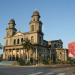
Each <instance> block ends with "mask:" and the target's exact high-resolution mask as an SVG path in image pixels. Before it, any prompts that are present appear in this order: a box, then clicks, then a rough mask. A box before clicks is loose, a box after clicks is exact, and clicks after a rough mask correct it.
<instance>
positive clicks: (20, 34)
mask: <svg viewBox="0 0 75 75" xmlns="http://www.w3.org/2000/svg"><path fill="white" fill-rule="evenodd" d="M23 35H24V34H23V33H21V32H17V33H16V34H15V35H14V36H23Z"/></svg>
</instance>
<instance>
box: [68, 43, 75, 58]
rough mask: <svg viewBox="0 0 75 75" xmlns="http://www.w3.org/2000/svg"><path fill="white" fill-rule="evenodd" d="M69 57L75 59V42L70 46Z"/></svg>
mask: <svg viewBox="0 0 75 75" xmlns="http://www.w3.org/2000/svg"><path fill="white" fill-rule="evenodd" d="M68 51H69V57H75V42H71V43H69V44H68Z"/></svg>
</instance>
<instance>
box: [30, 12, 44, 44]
mask: <svg viewBox="0 0 75 75" xmlns="http://www.w3.org/2000/svg"><path fill="white" fill-rule="evenodd" d="M30 33H32V34H33V35H34V36H33V37H35V38H36V40H37V44H40V45H42V44H43V32H42V22H41V20H40V14H39V12H38V11H34V12H33V14H32V16H31V21H30ZM35 34H36V35H35Z"/></svg>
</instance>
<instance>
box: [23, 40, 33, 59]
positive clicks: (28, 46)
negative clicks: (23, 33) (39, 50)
mask: <svg viewBox="0 0 75 75" xmlns="http://www.w3.org/2000/svg"><path fill="white" fill-rule="evenodd" d="M22 45H23V48H24V49H25V50H27V53H28V56H27V60H28V59H29V50H30V49H32V48H33V45H32V44H31V42H30V40H28V39H25V40H23V42H22Z"/></svg>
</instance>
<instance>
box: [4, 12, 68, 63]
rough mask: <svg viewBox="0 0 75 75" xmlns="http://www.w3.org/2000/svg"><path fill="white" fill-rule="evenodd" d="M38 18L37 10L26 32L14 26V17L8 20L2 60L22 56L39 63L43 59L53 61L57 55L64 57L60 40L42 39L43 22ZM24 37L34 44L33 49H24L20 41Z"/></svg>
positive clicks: (64, 51)
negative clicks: (19, 30)
mask: <svg viewBox="0 0 75 75" xmlns="http://www.w3.org/2000/svg"><path fill="white" fill-rule="evenodd" d="M40 18H41V16H40V13H39V12H38V11H34V12H33V14H32V16H31V20H30V22H29V28H30V29H29V31H28V32H18V31H17V28H15V26H16V23H15V20H14V19H11V20H10V21H9V22H8V27H7V28H6V36H5V38H4V39H5V46H4V50H3V59H4V60H10V61H15V60H17V59H19V58H24V59H25V60H26V61H30V60H31V59H34V60H37V61H38V62H39V63H42V62H43V61H44V60H46V61H48V60H51V61H52V62H55V61H56V60H57V58H59V55H60V56H61V55H62V56H63V57H64V54H66V51H67V50H64V49H63V42H62V40H60V39H59V40H53V41H47V40H44V33H43V31H42V24H43V23H42V21H41V20H40ZM25 39H28V40H30V42H31V43H32V44H34V49H29V50H28V51H27V50H25V48H24V47H23V45H22V42H23V40H25ZM59 51H60V52H59ZM63 53H64V54H63ZM56 54H57V55H56ZM57 56H58V57H57ZM62 56H61V57H62ZM63 57H62V58H60V60H65V59H64V58H63ZM65 58H67V57H65Z"/></svg>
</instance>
